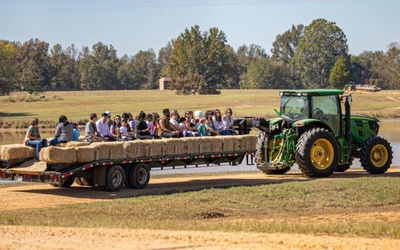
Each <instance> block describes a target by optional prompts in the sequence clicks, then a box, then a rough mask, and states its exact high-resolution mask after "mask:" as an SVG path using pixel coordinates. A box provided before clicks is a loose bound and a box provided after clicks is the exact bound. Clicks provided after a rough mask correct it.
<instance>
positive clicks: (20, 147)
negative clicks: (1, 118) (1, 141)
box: [0, 144, 36, 161]
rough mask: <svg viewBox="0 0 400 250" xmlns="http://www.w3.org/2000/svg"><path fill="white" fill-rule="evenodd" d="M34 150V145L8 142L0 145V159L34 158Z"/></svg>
mask: <svg viewBox="0 0 400 250" xmlns="http://www.w3.org/2000/svg"><path fill="white" fill-rule="evenodd" d="M35 152H36V150H35V148H34V147H30V146H26V145H24V144H9V145H1V146H0V159H3V160H7V161H13V160H28V159H33V158H35V154H36V153H35Z"/></svg>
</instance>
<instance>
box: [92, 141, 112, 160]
mask: <svg viewBox="0 0 400 250" xmlns="http://www.w3.org/2000/svg"><path fill="white" fill-rule="evenodd" d="M90 147H92V148H94V150H95V152H96V161H99V160H109V159H110V150H111V148H112V147H113V145H110V143H108V142H95V143H92V144H90Z"/></svg>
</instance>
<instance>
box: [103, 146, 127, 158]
mask: <svg viewBox="0 0 400 250" xmlns="http://www.w3.org/2000/svg"><path fill="white" fill-rule="evenodd" d="M106 144H108V145H109V146H110V159H112V160H123V159H125V158H126V153H125V149H124V142H107V143H106Z"/></svg>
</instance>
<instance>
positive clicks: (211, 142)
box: [199, 136, 224, 153]
mask: <svg viewBox="0 0 400 250" xmlns="http://www.w3.org/2000/svg"><path fill="white" fill-rule="evenodd" d="M199 139H200V140H199V142H200V152H199V153H222V152H223V150H224V138H222V137H219V136H212V137H211V136H208V137H200V138H199Z"/></svg>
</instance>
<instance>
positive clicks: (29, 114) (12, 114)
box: [0, 112, 32, 117]
mask: <svg viewBox="0 0 400 250" xmlns="http://www.w3.org/2000/svg"><path fill="white" fill-rule="evenodd" d="M16 116H32V113H27V112H20V113H7V112H0V117H16Z"/></svg>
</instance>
